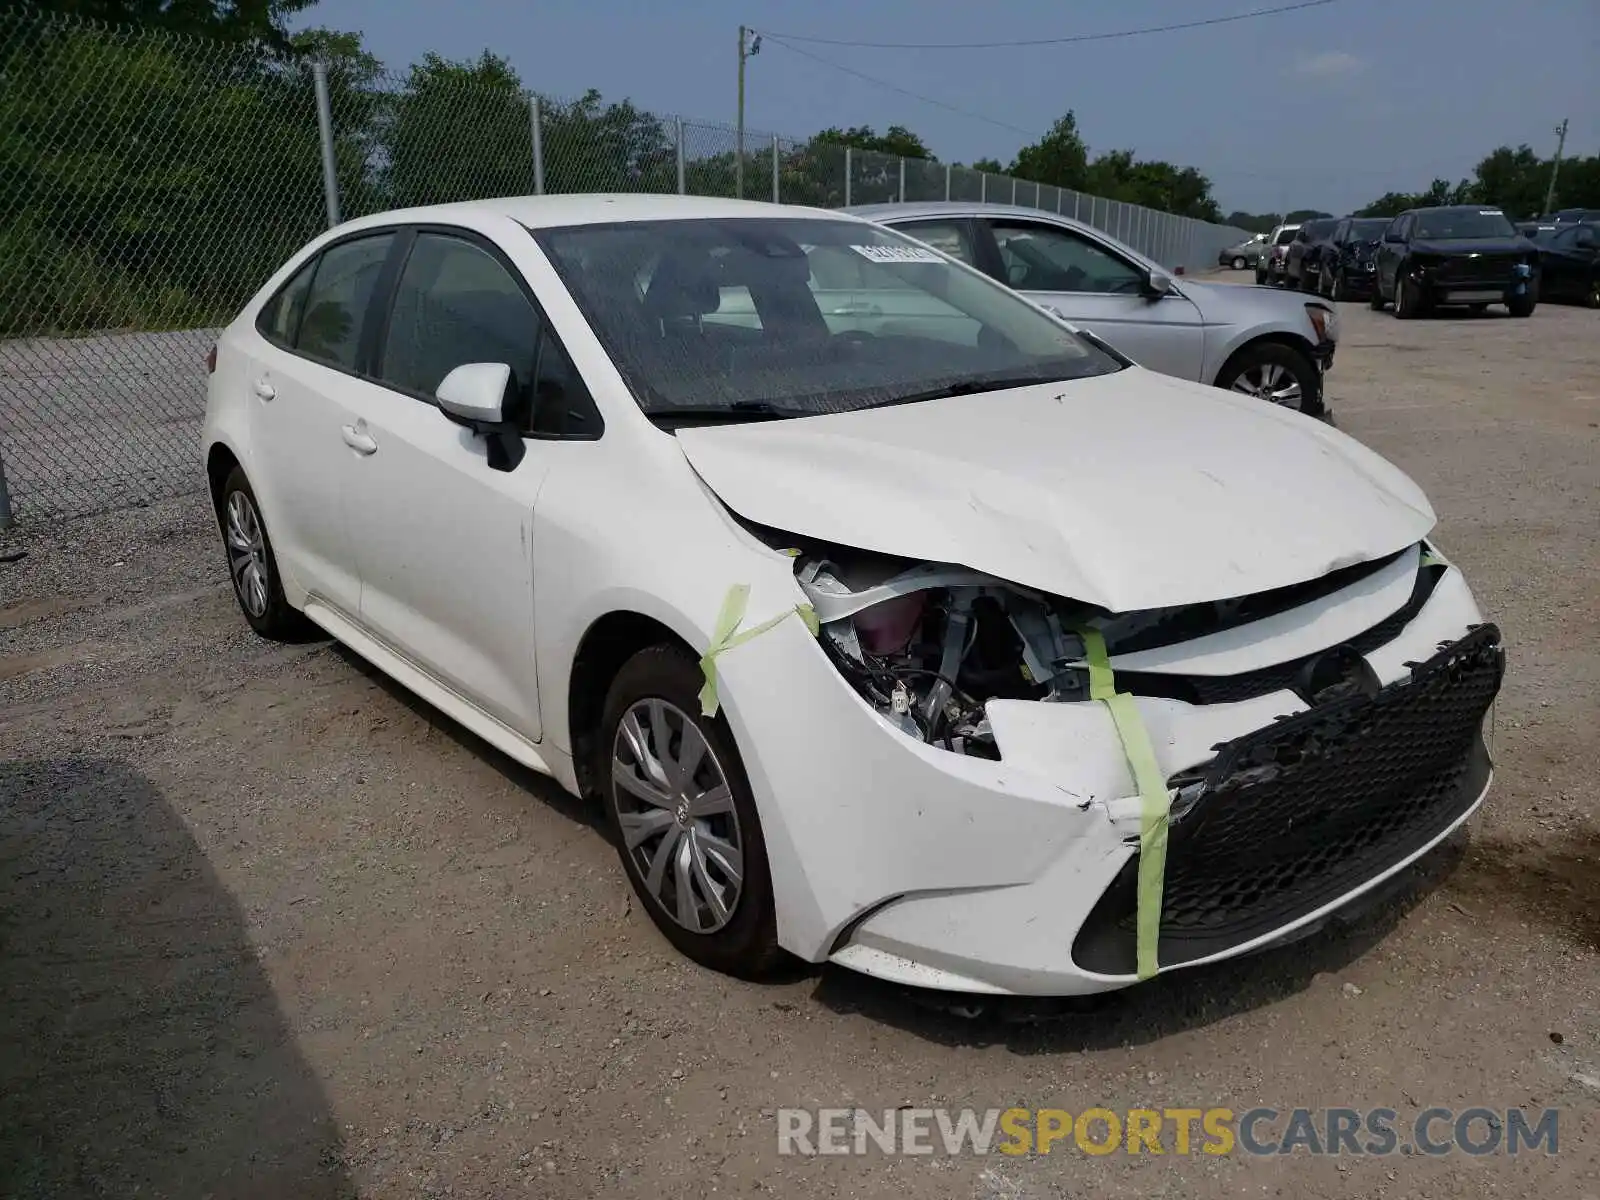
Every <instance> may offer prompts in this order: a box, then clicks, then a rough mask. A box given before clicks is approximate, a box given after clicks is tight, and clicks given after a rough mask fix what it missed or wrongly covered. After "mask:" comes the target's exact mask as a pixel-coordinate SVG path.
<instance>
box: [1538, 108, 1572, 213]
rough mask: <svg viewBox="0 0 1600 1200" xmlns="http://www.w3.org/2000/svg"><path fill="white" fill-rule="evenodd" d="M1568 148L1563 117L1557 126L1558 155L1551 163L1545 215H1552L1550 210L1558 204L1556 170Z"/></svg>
mask: <svg viewBox="0 0 1600 1200" xmlns="http://www.w3.org/2000/svg"><path fill="white" fill-rule="evenodd" d="M1566 148H1567V119H1566V118H1565V117H1562V118H1561V124H1559V125H1557V126H1556V157H1555V160H1554V161H1553V162H1552V163H1551V164H1550V186H1549V187H1548V188H1546V189H1545V193H1544V214H1543V215H1544V216H1547V217H1548V216H1549V215H1550V210H1551V209H1553V208H1554V207H1555V205H1556V172H1557V171H1559V170H1561V152H1562V151H1563V150H1565V149H1566Z"/></svg>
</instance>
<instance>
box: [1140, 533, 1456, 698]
mask: <svg viewBox="0 0 1600 1200" xmlns="http://www.w3.org/2000/svg"><path fill="white" fill-rule="evenodd" d="M1446 570H1448V568H1446V567H1443V566H1440V565H1437V564H1435V565H1433V566H1428V567H1424V568H1422V570H1420V571H1418V572H1417V582H1416V585H1415V586H1414V587H1413V588H1412V591H1411V598H1410V599H1409V600H1407V601H1406V602H1405V603H1404V604H1403V605H1401V606H1400V607H1399V608H1398V609H1396V610H1395V611H1394V612H1393V613H1391V614H1390V615H1389V616H1387V617H1385V618H1384V619H1383V620H1381V621H1379V622H1378V623H1377V624H1376V625H1374V626H1372V627H1371V628H1370V629H1367V630H1364V631H1363V632H1361V633H1358V634H1357V635H1356V636H1355V637H1353V638H1351V639H1350V640H1349V642H1347V643H1345V644H1346V645H1348V646H1349V647H1350V648H1351V649H1353V650H1354V651H1355V652H1356V653H1357V654H1371V653H1372V652H1373V651H1374V650H1376V649H1378V648H1379V647H1380V646H1386V645H1388V644H1389V643H1390V642H1392V641H1394V639H1395V638H1396V637H1398V636H1399V635H1400V631H1401V630H1402V629H1404V628H1405V627H1406V626H1407V625H1409V624H1410V623H1411V619H1412V618H1413V617H1415V616H1416V615H1417V613H1419V612H1421V611H1422V606H1423V605H1425V604H1426V603H1427V602H1428V597H1430V596H1432V595H1433V589H1434V588H1436V587H1437V586H1438V585H1439V580H1440V579H1441V578H1443V576H1444V573H1445V571H1446ZM1119 650H1120V647H1119ZM1322 653H1324V651H1321V650H1319V651H1318V652H1317V653H1316V654H1308V655H1306V656H1305V657H1303V658H1295V659H1290V660H1289V661H1288V662H1284V663H1274V664H1273V665H1272V666H1270V667H1262V668H1261V669H1260V670H1258V671H1245V672H1243V673H1242V674H1239V675H1162V674H1159V673H1157V672H1153V671H1148V672H1143V671H1118V672H1117V689H1118V690H1119V691H1124V692H1131V693H1133V694H1134V695H1136V696H1165V697H1167V698H1169V699H1173V700H1183V701H1186V702H1187V703H1189V704H1231V703H1234V702H1235V701H1238V700H1253V699H1254V698H1255V697H1257V696H1266V695H1269V694H1270V693H1272V692H1282V691H1293V690H1294V689H1295V688H1296V687H1297V686H1298V684H1299V682H1300V679H1301V676H1302V674H1303V673H1304V671H1305V669H1306V667H1307V666H1308V665H1309V664H1310V663H1311V661H1312V660H1313V659H1315V658H1316V657H1318V655H1320V654H1322Z"/></svg>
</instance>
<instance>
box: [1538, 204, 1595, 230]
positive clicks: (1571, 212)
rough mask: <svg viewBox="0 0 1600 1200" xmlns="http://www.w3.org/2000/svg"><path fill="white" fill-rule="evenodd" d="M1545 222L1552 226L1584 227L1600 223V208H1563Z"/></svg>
mask: <svg viewBox="0 0 1600 1200" xmlns="http://www.w3.org/2000/svg"><path fill="white" fill-rule="evenodd" d="M1545 220H1547V221H1549V222H1550V223H1551V224H1552V225H1556V226H1561V225H1582V224H1585V223H1589V222H1595V221H1600V208H1563V209H1561V210H1560V211H1559V212H1554V213H1551V214H1550V215H1549V216H1548V217H1546V218H1545Z"/></svg>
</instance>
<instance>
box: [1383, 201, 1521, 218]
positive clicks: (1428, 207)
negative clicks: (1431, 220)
mask: <svg viewBox="0 0 1600 1200" xmlns="http://www.w3.org/2000/svg"><path fill="white" fill-rule="evenodd" d="M1482 209H1489V210H1493V211H1494V212H1497V213H1500V214H1501V216H1504V215H1505V210H1504V209H1502V208H1501V207H1500V206H1499V205H1498V204H1424V205H1422V206H1421V207H1420V208H1408V209H1406V211H1405V212H1403V213H1401V214H1400V215H1401V216H1402V217H1406V216H1410V215H1412V214H1413V213H1436V212H1460V213H1465V212H1478V211H1479V210H1482Z"/></svg>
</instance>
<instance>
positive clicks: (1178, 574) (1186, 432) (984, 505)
mask: <svg viewBox="0 0 1600 1200" xmlns="http://www.w3.org/2000/svg"><path fill="white" fill-rule="evenodd" d="M677 437H678V442H679V445H680V446H681V447H682V449H683V453H684V454H685V455H686V456H687V457H688V460H689V463H690V464H691V465H692V466H693V468H694V470H695V471H696V472H697V473H698V474H699V475H700V477H701V478H702V479H703V480H704V481H705V482H706V485H707V486H708V487H710V489H711V490H712V491H713V492H714V493H715V494H716V495H717V496H718V497H719V498H720V499H721V500H722V502H723V503H724V504H726V505H727V506H728V507H729V508H730V509H732V510H733V511H734V512H736V513H738V514H739V515H740V516H742V517H744V518H745V519H747V520H750V521H754V522H756V523H758V524H761V525H766V526H770V527H773V528H776V529H779V530H783V531H785V532H787V533H792V534H797V535H802V536H807V537H812V538H818V539H821V540H824V541H830V542H834V543H837V544H840V545H846V546H852V547H856V548H858V549H863V550H872V551H877V552H880V553H884V554H892V555H900V556H903V557H906V558H912V559H920V560H927V561H931V562H941V563H954V564H959V565H961V566H965V567H968V568H971V569H973V570H976V571H982V572H985V573H987V574H990V575H994V576H996V577H998V578H1001V579H1005V580H1008V581H1010V582H1012V583H1016V584H1020V585H1022V586H1024V587H1030V588H1034V589H1036V590H1039V591H1043V592H1048V593H1052V594H1055V595H1059V596H1064V597H1070V598H1073V599H1076V600H1080V601H1084V602H1087V603H1090V604H1096V605H1100V606H1101V607H1104V608H1106V609H1109V610H1111V611H1113V612H1129V611H1134V610H1137V609H1145V608H1161V607H1166V606H1169V605H1179V604H1190V603H1198V602H1202V601H1207V600H1220V599H1225V598H1229V597H1234V596H1243V595H1248V594H1251V593H1254V592H1261V591H1266V590H1268V589H1271V588H1275V587H1281V586H1285V585H1288V584H1292V583H1300V582H1304V581H1306V580H1310V579H1315V578H1317V577H1319V576H1321V575H1324V574H1327V573H1328V572H1329V571H1333V570H1335V569H1337V568H1339V567H1342V566H1347V565H1350V564H1353V563H1357V562H1364V561H1368V560H1371V559H1375V558H1379V557H1381V556H1383V555H1385V554H1389V553H1392V552H1394V551H1397V550H1400V549H1403V548H1404V547H1406V546H1408V545H1411V544H1412V543H1414V542H1416V541H1418V540H1419V539H1421V538H1422V537H1423V536H1425V535H1426V534H1427V532H1428V531H1429V530H1430V529H1431V528H1432V527H1433V525H1434V522H1435V518H1434V513H1433V509H1432V508H1431V507H1430V506H1429V504H1428V501H1427V498H1426V497H1425V496H1424V495H1423V494H1422V492H1421V490H1420V489H1419V488H1418V487H1417V486H1416V485H1415V484H1414V483H1412V482H1411V480H1410V479H1409V478H1407V477H1406V476H1405V475H1404V474H1403V473H1402V472H1401V471H1400V470H1398V469H1397V468H1395V467H1393V466H1391V465H1390V464H1389V463H1387V462H1385V461H1384V460H1383V459H1381V458H1379V457H1378V456H1377V455H1376V454H1374V453H1373V452H1372V451H1370V450H1368V449H1366V448H1365V447H1364V446H1362V445H1361V444H1360V443H1358V442H1356V441H1355V440H1353V439H1352V438H1349V437H1346V436H1345V435H1343V434H1341V433H1339V432H1337V431H1336V430H1333V429H1330V428H1328V427H1327V426H1326V425H1324V424H1322V423H1321V422H1319V421H1315V420H1312V419H1311V418H1309V417H1305V416H1302V415H1300V414H1299V413H1294V412H1288V411H1285V410H1283V409H1279V408H1276V407H1274V406H1272V405H1268V404H1264V403H1263V402H1261V401H1260V400H1256V399H1253V398H1251V397H1248V396H1243V395H1236V394H1234V393H1231V392H1225V391H1222V390H1220V389H1217V388H1209V387H1203V386H1201V385H1200V384H1194V383H1187V382H1184V381H1182V380H1178V379H1173V378H1170V377H1168V376H1165V375H1157V374H1155V373H1154V372H1151V371H1145V370H1142V369H1139V368H1128V369H1126V370H1123V371H1119V372H1117V373H1116V374H1113V375H1106V376H1101V377H1099V378H1094V379H1084V380H1077V381H1074V382H1069V383H1056V384H1046V385H1042V386H1036V387H1027V388H1018V389H1014V390H1011V391H1006V392H992V393H987V394H980V395H976V396H960V397H952V398H950V399H946V400H934V401H927V402H924V403H919V404H905V405H897V406H893V407H889V408H878V409H868V410H864V411H859V412H850V413H837V414H829V415H825V416H818V417H804V418H799V419H793V420H777V421H760V422H751V423H747V424H739V425H723V426H700V427H688V428H683V429H679V430H678V433H677Z"/></svg>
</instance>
